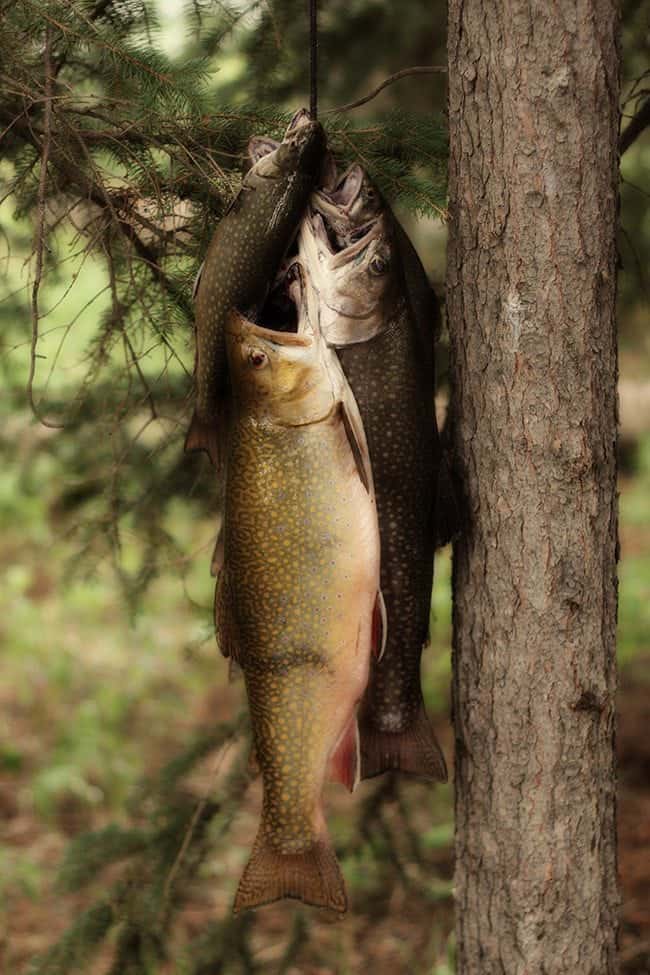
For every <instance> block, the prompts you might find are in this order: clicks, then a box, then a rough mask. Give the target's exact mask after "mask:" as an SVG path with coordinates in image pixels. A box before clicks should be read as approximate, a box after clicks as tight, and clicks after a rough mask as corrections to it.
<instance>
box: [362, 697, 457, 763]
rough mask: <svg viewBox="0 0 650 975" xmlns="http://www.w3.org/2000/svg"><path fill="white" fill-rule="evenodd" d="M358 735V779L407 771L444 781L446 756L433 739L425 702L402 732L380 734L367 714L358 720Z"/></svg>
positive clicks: (370, 715) (381, 732)
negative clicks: (359, 736)
mask: <svg viewBox="0 0 650 975" xmlns="http://www.w3.org/2000/svg"><path fill="white" fill-rule="evenodd" d="M359 732H360V735H361V778H362V779H371V778H372V777H373V776H375V775H381V773H382V772H390V771H400V772H410V773H411V775H419V776H421V777H422V778H425V779H433V780H434V781H435V782H446V781H447V764H446V762H445V756H444V755H443V754H442V750H441V748H440V745H439V744H438V741H437V739H436V736H435V733H434V731H433V728H432V727H431V724H430V723H429V718H428V717H427V712H426V710H425V707H424V701H421V702H420V707H419V709H418V712H417V715H416V717H415V720H414V721H413V723H412V724H411V725H410V726H409V727H408V728H405V729H404V730H403V731H382V730H381V729H379V728H377V727H376V726H375V724H374V722H373V719H372V713H371V712H370V711H366V712H365V713H363V714H362V715H361V716H360V717H359Z"/></svg>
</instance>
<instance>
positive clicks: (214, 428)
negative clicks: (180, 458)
mask: <svg viewBox="0 0 650 975" xmlns="http://www.w3.org/2000/svg"><path fill="white" fill-rule="evenodd" d="M195 450H204V451H205V452H206V454H207V455H208V457H209V458H210V460H211V461H212V464H213V466H214V467H216V469H217V470H219V469H220V467H221V464H222V460H223V456H222V455H223V432H222V424H221V423H219V422H218V421H215V422H214V423H208V422H206V421H205V420H201V419H200V418H199V416H198V415H197V413H196V412H194V413H193V414H192V419H191V420H190V426H189V429H188V431H187V434H186V436H185V453H186V454H188V453H192V452H193V451H195Z"/></svg>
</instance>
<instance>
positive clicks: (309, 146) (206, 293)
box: [185, 113, 325, 467]
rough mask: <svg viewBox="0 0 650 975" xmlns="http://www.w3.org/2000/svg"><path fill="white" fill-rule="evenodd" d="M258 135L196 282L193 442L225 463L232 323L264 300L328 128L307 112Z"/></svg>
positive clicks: (311, 181) (292, 231)
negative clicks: (281, 129)
mask: <svg viewBox="0 0 650 975" xmlns="http://www.w3.org/2000/svg"><path fill="white" fill-rule="evenodd" d="M272 146H273V143H272V142H270V141H269V140H264V139H257V140H254V144H253V145H252V147H251V150H250V153H251V157H252V158H253V159H254V160H255V161H254V164H253V166H252V167H251V168H250V169H249V171H248V173H247V174H246V176H245V178H244V182H243V184H242V187H241V190H240V191H239V193H238V195H237V197H236V198H235V200H234V201H233V203H232V205H231V207H230V209H229V210H228V212H227V213H226V214H225V216H224V217H223V218H222V220H221V221H220V222H219V225H218V227H217V229H216V231H215V233H214V236H213V238H212V241H211V243H210V246H209V248H208V252H207V255H206V258H205V261H204V263H203V267H202V269H201V271H200V272H199V277H198V278H197V282H196V284H195V297H196V361H195V377H196V380H195V381H196V406H195V410H194V415H193V417H192V421H191V423H190V428H189V431H188V433H187V437H186V440H185V449H186V450H205V451H207V453H208V454H209V455H210V458H211V459H212V462H213V464H214V465H215V466H216V467H219V466H220V463H221V460H222V457H221V456H220V454H222V452H223V446H224V443H225V427H226V425H227V409H228V402H229V398H228V372H227V362H226V346H225V339H224V328H225V323H226V318H227V316H228V314H229V312H230V311H231V310H232V309H233V308H237V309H239V310H240V311H248V310H250V309H252V308H255V307H256V306H258V305H260V304H261V303H262V301H263V300H264V297H265V295H266V293H267V291H268V288H269V286H270V284H271V282H272V281H273V279H274V278H275V275H276V273H277V271H278V268H279V266H280V263H281V261H282V258H283V257H284V254H285V251H286V250H287V248H288V246H289V244H290V243H291V240H292V238H293V237H294V235H295V232H296V229H297V226H298V222H299V220H300V217H301V216H302V213H303V210H304V208H305V205H306V203H307V199H308V197H309V194H310V192H311V191H312V189H313V187H314V185H315V183H316V181H317V179H318V176H319V173H320V170H321V166H322V162H323V154H324V152H325V134H324V132H323V129H322V127H321V126H320V124H319V123H318V122H313V121H311V120H309V119H308V118H307V117H306V115H305V113H299V114H298V116H296V118H295V119H294V121H293V122H292V124H291V125H290V126H289V129H288V130H287V133H286V135H285V137H284V140H283V141H282V142H281V143H280V144H279V145H278V146H277V148H275V149H273V148H272Z"/></svg>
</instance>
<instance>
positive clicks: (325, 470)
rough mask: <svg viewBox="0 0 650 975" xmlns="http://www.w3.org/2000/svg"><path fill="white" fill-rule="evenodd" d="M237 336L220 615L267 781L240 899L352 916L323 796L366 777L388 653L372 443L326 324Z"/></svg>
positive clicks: (237, 330) (241, 329)
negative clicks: (368, 706)
mask: <svg viewBox="0 0 650 975" xmlns="http://www.w3.org/2000/svg"><path fill="white" fill-rule="evenodd" d="M226 340H227V352H228V363H229V368H230V375H231V378H232V386H233V396H234V409H233V415H232V418H231V422H230V429H229V445H228V456H227V465H226V470H227V474H226V493H225V521H224V564H223V568H222V569H221V572H220V575H219V579H218V583H217V593H216V598H215V620H216V627H217V635H218V639H219V643H220V646H221V650H222V652H223V653H224V654H225V655H226V656H230V657H231V658H233V659H235V660H236V661H237V663H238V664H239V665H240V667H241V669H242V670H243V672H244V677H245V681H246V691H247V695H248V702H249V707H250V714H251V723H252V729H253V743H254V748H255V753H256V757H257V761H258V763H259V766H260V769H261V773H262V779H263V786H264V797H263V803H262V816H261V823H260V827H259V831H258V834H257V837H256V840H255V843H254V847H253V851H252V854H251V858H250V860H249V862H248V864H247V866H246V868H245V870H244V873H243V875H242V879H241V882H240V885H239V889H238V891H237V895H236V898H235V904H234V910H235V911H236V912H237V911H241V910H244V909H247V908H251V907H257V906H260V905H262V904H265V903H269V902H270V901H274V900H277V899H279V898H283V897H294V898H298V899H300V900H303V901H304V902H306V903H309V904H314V905H317V906H324V907H328V908H331V909H332V910H334V911H337V912H340V913H342V912H344V911H345V910H346V895H345V889H344V884H343V879H342V877H341V873H340V870H339V867H338V863H337V860H336V856H335V853H334V851H333V849H332V846H331V842H330V839H329V836H328V832H327V827H326V824H325V818H324V815H323V808H322V798H321V793H322V789H323V784H324V782H325V780H326V779H327V777H328V776H330V777H332V778H335V779H338V780H339V781H342V782H344V783H345V784H346V785H347V786H348V787H349V788H352V787H354V785H355V784H356V782H357V781H358V779H359V750H358V748H359V734H358V728H357V721H356V711H357V705H358V702H359V701H360V699H361V696H362V694H363V691H364V689H365V687H366V683H367V678H368V668H369V660H370V654H371V652H372V650H373V647H374V648H375V652H376V650H377V632H376V631H377V605H378V589H379V529H378V525H377V514H376V507H375V502H374V496H373V491H372V483H371V482H370V483H368V477H369V476H370V477H371V475H369V471H368V469H367V467H366V469H365V470H364V469H362V467H363V465H364V464H365V465H367V463H368V460H367V448H366V447H365V444H364V442H363V440H362V441H361V443H359V441H358V440H357V438H356V436H355V433H354V427H355V424H354V420H353V421H352V422H350V419H349V411H350V410H354V408H355V407H354V403H353V402H351V397H350V393H349V389H348V387H347V384H346V383H345V380H344V377H343V374H342V372H341V370H340V365H339V364H338V362H337V361H335V362H334V364H335V366H336V368H333V367H332V362H330V363H328V362H327V361H326V359H327V357H328V356H329V357H331V358H332V360H336V356H335V354H334V353H332V352H331V350H329V349H327V348H326V346H325V344H324V343H323V342H321V341H319V339H318V336H317V335H314V334H313V333H312V334H308V333H305V331H304V329H303V327H302V325H301V327H300V333H299V334H295V333H290V332H277V331H272V330H269V329H265V328H260V327H259V326H257V325H255V324H253V323H251V322H249V321H247V320H246V319H244V318H243V317H242V316H241V315H240V314H238V313H235V312H232V313H231V314H230V316H229V320H228V324H227V329H226ZM337 371H338V374H339V375H337ZM342 387H343V388H342ZM364 452H365V456H364Z"/></svg>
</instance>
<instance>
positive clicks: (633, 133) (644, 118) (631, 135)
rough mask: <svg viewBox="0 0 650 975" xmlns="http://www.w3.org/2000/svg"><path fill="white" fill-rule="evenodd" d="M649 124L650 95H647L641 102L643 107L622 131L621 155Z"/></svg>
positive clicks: (619, 144) (619, 143)
mask: <svg viewBox="0 0 650 975" xmlns="http://www.w3.org/2000/svg"><path fill="white" fill-rule="evenodd" d="M649 125H650V97H647V98H645V99H644V100H643V101H642V102H641V107H640V108H639V110H638V111H637V113H636V115H634V116H633V117H632V119H631V121H630V122H628V125H627V127H626V128H625V130H624V131H623V132H622V133H621V137H620V139H619V142H618V151H619V154H620V155H621V156H622V155H623V153H624V152H626V151H627V150H628V149H629V148H630V146H631V145H632V144H633V143H634V142H636V140H637V139H638V138H639V136H640V135H641V133H642V132H643V131H644V130H645V129H647V127H648V126H649Z"/></svg>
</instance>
